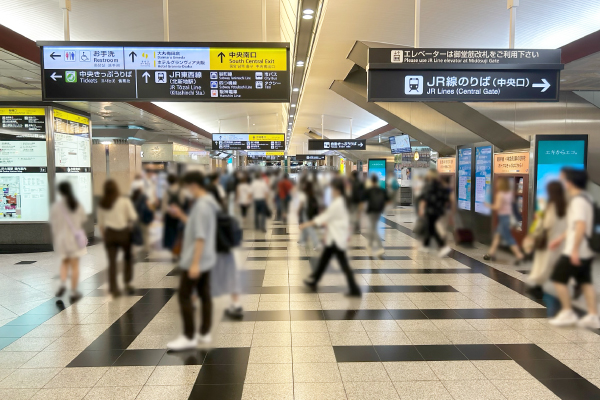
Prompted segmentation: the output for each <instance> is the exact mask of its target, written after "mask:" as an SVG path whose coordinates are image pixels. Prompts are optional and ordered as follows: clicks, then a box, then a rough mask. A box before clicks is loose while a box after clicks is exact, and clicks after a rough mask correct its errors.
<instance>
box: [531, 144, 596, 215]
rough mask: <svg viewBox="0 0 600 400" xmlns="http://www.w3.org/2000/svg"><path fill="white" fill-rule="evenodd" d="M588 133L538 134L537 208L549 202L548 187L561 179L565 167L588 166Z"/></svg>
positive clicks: (536, 158) (539, 208) (543, 207)
mask: <svg viewBox="0 0 600 400" xmlns="http://www.w3.org/2000/svg"><path fill="white" fill-rule="evenodd" d="M587 139H588V138H587V135H537V136H536V157H535V161H536V171H535V175H536V183H535V184H536V188H535V196H536V210H544V209H545V208H546V204H547V202H548V193H547V191H546V188H547V186H548V184H549V183H550V182H552V181H558V180H559V179H560V170H561V169H563V168H564V167H570V168H575V169H585V168H586V166H587Z"/></svg>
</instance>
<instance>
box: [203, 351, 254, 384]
mask: <svg viewBox="0 0 600 400" xmlns="http://www.w3.org/2000/svg"><path fill="white" fill-rule="evenodd" d="M207 358H208V356H207ZM205 361H206V360H205ZM247 367H248V365H247V364H242V365H240V364H212V365H207V364H203V365H202V368H201V369H200V373H199V374H198V378H197V379H196V385H227V384H232V383H244V379H246V368H247Z"/></svg>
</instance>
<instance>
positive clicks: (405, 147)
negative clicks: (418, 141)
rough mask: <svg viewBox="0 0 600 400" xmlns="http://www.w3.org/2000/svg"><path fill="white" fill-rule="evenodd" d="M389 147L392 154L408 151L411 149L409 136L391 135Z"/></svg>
mask: <svg viewBox="0 0 600 400" xmlns="http://www.w3.org/2000/svg"><path fill="white" fill-rule="evenodd" d="M390 148H391V150H392V154H402V153H410V152H411V151H412V150H411V147H410V136H408V135H402V136H391V137H390Z"/></svg>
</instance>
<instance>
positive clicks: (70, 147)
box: [53, 109, 93, 214]
mask: <svg viewBox="0 0 600 400" xmlns="http://www.w3.org/2000/svg"><path fill="white" fill-rule="evenodd" d="M53 120H54V165H55V167H56V184H57V185H58V184H59V183H61V182H64V181H68V182H69V183H70V184H71V187H72V188H73V194H74V195H75V197H77V200H78V201H79V202H80V203H81V205H82V207H83V209H84V210H85V212H86V213H87V214H91V213H92V211H93V209H92V164H91V137H90V120H89V118H87V117H83V116H81V115H77V114H73V113H70V112H67V111H63V110H58V109H55V110H53Z"/></svg>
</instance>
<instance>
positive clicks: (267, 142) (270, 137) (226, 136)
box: [212, 133, 285, 151]
mask: <svg viewBox="0 0 600 400" xmlns="http://www.w3.org/2000/svg"><path fill="white" fill-rule="evenodd" d="M212 149H213V150H279V151H284V150H285V135H284V134H283V133H213V138H212Z"/></svg>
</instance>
